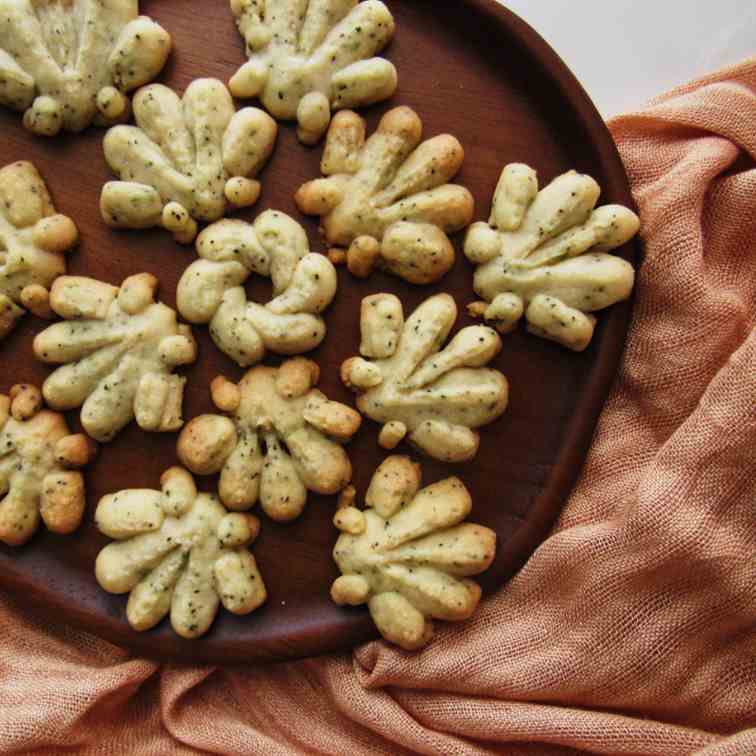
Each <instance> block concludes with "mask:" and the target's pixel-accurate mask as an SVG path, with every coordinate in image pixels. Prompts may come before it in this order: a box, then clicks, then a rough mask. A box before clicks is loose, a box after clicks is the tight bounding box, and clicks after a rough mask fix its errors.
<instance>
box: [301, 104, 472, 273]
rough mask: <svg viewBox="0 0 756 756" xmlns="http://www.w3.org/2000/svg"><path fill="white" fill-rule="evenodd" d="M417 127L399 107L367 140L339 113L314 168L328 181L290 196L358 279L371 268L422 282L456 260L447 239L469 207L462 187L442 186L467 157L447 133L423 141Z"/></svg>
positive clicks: (355, 122)
mask: <svg viewBox="0 0 756 756" xmlns="http://www.w3.org/2000/svg"><path fill="white" fill-rule="evenodd" d="M422 130H423V125H422V122H421V121H420V118H419V117H418V115H417V114H416V113H415V112H414V111H413V110H411V109H410V108H407V107H399V108H394V109H393V110H390V111H389V112H388V113H386V115H384V116H383V118H382V119H381V122H380V123H379V124H378V129H377V130H376V132H375V133H374V134H373V135H372V136H371V137H370V138H369V139H368V140H367V141H365V123H364V121H363V120H362V118H360V117H359V116H358V115H357V114H356V113H353V112H351V111H344V112H342V113H339V114H338V115H337V116H336V117H335V118H334V119H333V121H332V122H331V127H330V129H329V130H328V138H327V140H326V146H325V150H324V152H323V159H322V161H321V164H320V168H321V171H322V173H323V175H324V176H326V178H322V179H315V180H314V181H309V182H308V183H306V184H303V185H302V186H301V187H300V188H299V190H298V191H297V193H296V195H295V197H294V199H295V200H296V203H297V205H298V206H299V209H300V210H301V211H302V212H303V213H306V214H308V215H320V216H321V220H322V224H323V231H324V233H325V236H326V240H327V241H328V243H329V244H333V245H336V246H340V247H348V250H347V253H346V263H347V266H348V268H349V270H350V271H351V272H352V273H353V274H354V275H356V276H360V277H364V276H367V275H369V274H370V272H371V271H372V270H373V269H374V268H375V267H376V266H377V267H379V268H381V269H383V270H386V271H387V272H389V273H392V274H394V275H396V276H399V277H400V278H403V279H404V280H405V281H409V282H410V283H414V284H427V283H432V282H433V281H437V280H438V279H440V278H441V277H442V276H444V275H445V274H446V273H447V271H448V270H449V269H450V268H451V266H452V265H453V263H454V247H453V246H452V243H451V241H449V237H448V236H447V234H449V233H452V232H454V231H459V230H460V229H462V228H464V227H465V226H467V225H468V224H469V223H470V221H471V220H472V217H473V210H474V202H473V198H472V195H471V194H470V192H469V191H467V189H465V188H464V187H462V186H458V185H456V184H449V183H447V182H448V181H449V180H450V179H452V178H453V177H454V176H455V175H456V173H457V172H458V171H459V169H460V167H461V166H462V161H463V160H464V156H465V153H464V150H463V149H462V145H461V144H460V143H459V142H458V141H457V139H455V138H454V137H453V136H451V135H450V134H439V135H438V136H435V137H433V138H431V139H426V140H425V141H424V142H421V139H422ZM333 259H335V257H334V258H333Z"/></svg>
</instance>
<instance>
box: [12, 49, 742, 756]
mask: <svg viewBox="0 0 756 756" xmlns="http://www.w3.org/2000/svg"><path fill="white" fill-rule="evenodd" d="M611 129H612V132H613V134H614V136H615V138H616V140H617V142H618V144H619V146H620V150H621V153H622V157H623V159H624V161H625V165H626V166H627V170H628V173H629V175H630V180H631V183H632V187H633V192H634V195H635V198H636V200H637V203H638V206H639V208H640V211H641V216H642V220H643V230H642V235H643V239H644V242H645V259H644V262H643V265H642V267H641V268H640V272H639V277H638V289H637V300H636V306H635V310H634V318H633V324H632V327H631V330H630V334H629V338H628V340H627V346H626V350H625V355H624V359H623V363H622V367H621V370H620V373H619V376H618V379H617V381H616V384H615V386H614V389H613V391H612V394H611V397H610V399H609V401H608V403H607V405H606V407H605V409H604V412H603V414H602V416H601V419H600V422H599V426H598V429H597V432H596V436H595V439H594V443H593V446H592V449H591V451H590V453H589V456H588V459H587V462H586V465H585V468H584V470H583V473H582V476H581V478H580V481H579V483H578V485H577V487H576V489H575V491H574V493H573V495H572V496H571V498H570V500H569V502H568V504H567V506H566V508H565V510H564V513H563V516H562V517H561V520H560V521H559V523H558V525H557V527H556V528H555V530H554V532H553V534H552V535H551V537H550V538H549V539H548V540H547V541H546V542H545V543H544V544H543V545H542V547H541V548H540V549H539V550H538V551H537V552H536V553H535V555H534V556H533V557H532V558H531V560H530V561H529V563H528V564H527V566H526V567H525V568H524V569H523V570H522V572H521V573H520V574H519V575H518V576H517V577H516V578H515V579H514V580H513V581H512V582H511V583H510V584H509V585H507V586H506V587H505V588H503V589H502V590H501V591H500V592H499V593H498V594H497V595H495V596H493V597H491V598H489V599H488V600H486V601H485V602H484V603H483V605H482V606H481V608H480V609H479V611H478V612H477V614H476V616H475V617H474V619H473V620H472V621H470V622H468V623H466V624H464V625H463V626H455V627H449V628H444V629H443V630H441V631H440V633H439V636H438V638H437V639H436V640H435V641H434V643H433V644H432V645H431V646H430V647H429V648H428V649H427V650H425V651H424V652H423V653H420V654H417V655H407V654H404V653H402V652H399V651H397V650H395V649H393V648H391V647H389V646H387V645H385V644H384V643H379V642H375V643H370V644H367V645H365V646H363V647H361V648H359V649H357V650H356V651H355V652H354V654H353V655H349V654H343V655H338V656H332V657H329V658H324V659H317V660H310V661H305V662H297V663H293V664H285V665H279V666H272V667H267V668H262V669H250V670H246V671H224V670H220V669H217V670H214V669H208V668H200V669H180V668H173V667H160V666H158V665H156V664H153V663H151V662H147V661H143V660H140V659H134V658H131V657H130V656H129V655H128V654H127V653H125V652H123V651H121V650H118V649H116V648H114V647H112V646H110V645H108V644H107V643H104V642H102V641H99V640H97V639H95V638H92V637H90V636H87V635H85V634H83V633H78V632H74V631H71V630H68V629H65V628H63V627H60V626H59V625H52V624H47V623H42V622H40V621H39V620H37V619H35V618H34V617H33V616H31V615H30V614H29V613H27V612H24V611H21V610H20V609H19V608H18V607H17V606H15V605H14V604H13V603H12V601H11V600H8V599H7V598H5V597H2V598H0V633H1V634H2V637H3V654H2V656H0V750H2V752H4V753H12V752H22V753H34V752H38V753H44V754H54V753H57V752H58V751H59V750H60V752H63V751H65V752H66V753H71V752H72V751H74V752H80V753H92V754H95V753H103V754H105V753H119V754H121V753H123V754H145V755H146V754H157V753H160V754H171V753H176V754H184V753H187V754H188V753H196V752H212V753H239V754H266V755H267V754H271V755H274V754H286V755H287V756H288V755H289V754H298V753H323V754H326V753H328V754H332V753H338V754H392V755H393V754H403V753H412V752H418V753H424V754H445V755H451V754H489V753H490V754H493V753H506V754H571V753H585V752H589V753H611V754H663V756H672V755H673V754H690V753H701V754H706V755H707V756H714V755H715V754H716V755H717V756H725V755H726V754H733V755H734V754H756V332H755V331H754V317H755V316H756V167H755V163H754V160H756V59H754V60H751V61H747V62H745V63H743V64H741V65H740V66H738V67H736V68H734V69H730V70H727V71H723V72H720V73H717V74H715V75H712V76H709V77H707V78H705V79H703V80H700V81H697V82H694V83H692V84H690V85H687V86H684V87H681V88H680V89H677V90H675V91H673V92H671V93H669V94H666V95H664V96H662V97H659V98H658V99H657V100H655V101H654V102H652V103H651V104H650V105H649V106H648V108H647V109H645V110H643V111H641V112H638V113H633V114H630V115H626V116H623V117H621V118H618V119H616V120H614V121H613V122H612V123H611Z"/></svg>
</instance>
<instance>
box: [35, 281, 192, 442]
mask: <svg viewBox="0 0 756 756" xmlns="http://www.w3.org/2000/svg"><path fill="white" fill-rule="evenodd" d="M156 288H157V279H156V278H155V277H154V276H152V275H150V274H149V273H140V274H138V275H135V276H131V277H130V278H127V279H126V280H125V281H124V282H123V283H122V284H121V287H120V288H118V287H117V286H111V285H110V284H106V283H102V282H101V281H96V280H95V279H93V278H84V277H81V276H61V277H60V278H58V279H57V280H56V281H55V283H54V284H53V287H52V291H51V292H50V304H51V305H52V309H53V310H54V311H55V312H56V313H57V314H58V315H60V317H62V318H65V322H62V323H55V324H53V325H51V326H49V327H48V328H46V329H45V330H44V331H42V332H41V333H40V334H38V335H37V337H36V338H35V339H34V354H35V355H36V356H37V358H38V359H40V360H42V361H43V362H51V363H68V364H65V365H63V366H62V367H59V368H58V369H57V370H55V371H54V372H53V373H52V374H51V375H50V376H49V377H48V378H47V380H46V381H45V382H44V385H43V386H42V392H43V394H44V395H45V399H46V400H47V403H48V404H49V405H50V406H51V407H53V408H54V409H58V410H69V409H73V408H74V407H79V406H81V423H82V425H83V426H84V429H85V430H86V431H87V433H89V435H90V436H92V438H95V439H97V440H98V441H109V440H110V439H112V438H113V436H115V435H116V433H118V431H120V430H121V428H123V427H124V426H125V425H126V424H127V423H129V422H130V421H131V420H132V419H134V417H136V421H137V423H138V424H139V426H140V427H141V428H143V429H144V430H148V431H173V430H178V429H179V428H180V427H181V426H182V425H183V419H182V417H181V404H182V400H183V395H184V384H185V383H186V378H182V377H180V376H178V375H172V372H173V369H174V368H175V367H176V366H177V365H186V364H188V363H190V362H194V360H195V359H196V357H197V345H196V344H195V342H194V339H193V338H192V332H191V329H190V328H189V326H186V325H179V323H178V322H177V321H176V313H175V312H174V311H173V310H172V309H171V308H170V307H166V306H165V305H164V304H161V303H156V302H155V289H156Z"/></svg>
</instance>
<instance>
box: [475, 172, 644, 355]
mask: <svg viewBox="0 0 756 756" xmlns="http://www.w3.org/2000/svg"><path fill="white" fill-rule="evenodd" d="M600 193H601V190H600V188H599V185H598V184H597V183H596V182H595V181H594V180H593V179H592V178H591V177H590V176H585V175H581V174H579V173H576V172H575V171H570V172H569V173H565V174H563V175H562V176H559V177H558V178H556V179H554V181H552V182H551V183H550V184H549V185H548V186H546V187H544V188H543V189H541V190H540V191H538V179H537V177H536V173H535V171H534V170H533V169H532V168H529V167H528V166H527V165H521V164H519V163H513V164H511V165H508V166H506V167H505V168H504V170H503V171H502V174H501V178H500V179H499V184H498V186H497V187H496V193H495V194H494V198H493V205H492V208H491V218H490V219H489V221H488V223H482V222H481V223H475V224H473V225H472V226H471V227H470V230H469V231H468V232H467V238H466V239H465V255H467V257H468V258H469V259H470V260H471V262H473V263H475V264H476V265H477V266H478V268H477V269H476V271H475V282H474V286H475V292H476V294H478V295H479V296H481V297H483V299H485V300H486V301H485V302H475V303H473V304H471V305H470V307H469V310H470V313H471V314H472V315H478V316H479V315H482V316H483V317H484V318H485V319H486V321H487V322H489V323H491V324H492V325H494V326H495V327H496V328H497V330H499V331H500V332H501V333H507V332H509V331H511V330H512V329H513V328H514V327H515V325H516V324H517V321H518V320H520V318H521V317H522V316H523V314H524V315H525V319H526V320H527V323H528V331H530V332H531V333H533V334H535V335H536V336H542V337H543V338H546V339H551V340H552V341H557V342H559V343H560V344H563V345H564V346H566V347H568V348H569V349H573V350H575V351H578V352H579V351H582V350H583V349H585V348H586V347H587V346H588V344H589V343H590V341H591V338H592V337H593V329H594V327H595V325H596V318H595V316H594V315H592V314H591V313H592V312H595V311H596V310H602V309H603V308H605V307H609V306H610V305H612V304H614V303H615V302H619V301H620V300H623V299H627V298H628V297H629V296H630V292H631V291H632V289H633V282H634V278H635V275H634V272H633V267H632V265H630V263H628V262H626V261H625V260H622V259H621V258H619V257H616V256H614V255H608V254H606V252H608V251H609V250H612V249H615V248H616V247H620V246H622V245H623V244H625V242H627V241H629V240H630V239H631V238H632V237H633V236H635V234H636V233H637V231H638V227H639V225H640V221H639V220H638V216H637V215H636V214H635V213H634V212H632V211H631V210H628V209H627V208H626V207H622V206H621V205H604V206H603V207H598V208H596V202H597V201H598V198H599V194H600ZM487 303H490V304H487Z"/></svg>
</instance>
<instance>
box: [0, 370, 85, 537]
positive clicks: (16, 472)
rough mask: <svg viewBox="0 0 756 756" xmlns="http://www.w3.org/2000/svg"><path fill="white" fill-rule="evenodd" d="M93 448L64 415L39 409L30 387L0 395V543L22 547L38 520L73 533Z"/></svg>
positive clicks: (37, 395) (37, 397)
mask: <svg viewBox="0 0 756 756" xmlns="http://www.w3.org/2000/svg"><path fill="white" fill-rule="evenodd" d="M94 450H95V447H94V445H93V444H92V443H91V442H90V441H89V440H88V439H87V437H86V436H84V435H83V434H77V435H71V433H70V432H69V430H68V426H67V425H66V421H65V418H64V417H63V415H59V414H58V413H57V412H50V411H49V410H46V409H43V408H42V395H41V394H40V393H39V389H37V388H35V387H34V386H29V385H25V384H19V385H17V386H14V387H13V388H12V389H11V390H10V396H3V395H0V540H2V541H3V542H4V543H7V544H8V545H10V546H19V545H20V544H22V543H26V541H28V540H29V539H30V538H31V537H32V535H34V531H35V530H36V529H37V526H38V525H39V519H40V517H41V518H42V521H43V522H44V523H45V525H46V526H47V529H48V530H51V531H52V532H53V533H72V532H73V531H74V530H76V528H78V527H79V524H80V523H81V518H82V515H83V514H84V503H85V497H84V478H83V477H82V475H81V473H80V472H73V471H72V470H71V468H75V467H83V466H84V465H85V464H86V463H87V462H88V461H89V459H90V458H91V456H92V455H93V453H94Z"/></svg>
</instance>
